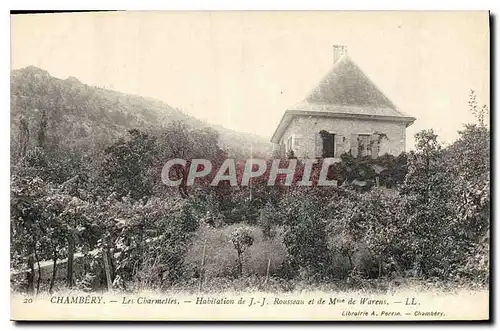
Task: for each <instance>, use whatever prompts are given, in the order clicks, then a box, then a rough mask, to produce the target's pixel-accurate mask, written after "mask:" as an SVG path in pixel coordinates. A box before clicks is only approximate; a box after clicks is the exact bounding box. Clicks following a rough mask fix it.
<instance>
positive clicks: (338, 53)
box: [333, 45, 347, 63]
mask: <svg viewBox="0 0 500 331" xmlns="http://www.w3.org/2000/svg"><path fill="white" fill-rule="evenodd" d="M346 54H347V46H344V45H333V63H337V61H338V60H340V58H341V57H342V56H344V55H346Z"/></svg>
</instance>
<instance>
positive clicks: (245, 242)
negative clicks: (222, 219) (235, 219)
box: [231, 227, 254, 276]
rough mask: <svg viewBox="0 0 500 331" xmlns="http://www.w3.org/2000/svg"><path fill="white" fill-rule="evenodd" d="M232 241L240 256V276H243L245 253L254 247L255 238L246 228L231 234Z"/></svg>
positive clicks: (239, 228) (238, 229) (237, 229)
mask: <svg viewBox="0 0 500 331" xmlns="http://www.w3.org/2000/svg"><path fill="white" fill-rule="evenodd" d="M231 241H232V242H233V245H234V249H236V253H237V254H238V260H237V261H238V275H239V276H242V275H243V253H244V252H245V251H246V250H247V248H248V247H250V246H252V245H253V241H254V239H253V237H252V235H251V233H250V230H249V229H248V228H246V227H238V228H236V229H234V231H233V232H231Z"/></svg>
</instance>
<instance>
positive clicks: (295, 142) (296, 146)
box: [293, 136, 302, 149]
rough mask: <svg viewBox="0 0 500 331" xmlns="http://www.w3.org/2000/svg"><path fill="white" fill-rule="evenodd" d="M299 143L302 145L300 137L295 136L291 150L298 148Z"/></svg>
mask: <svg viewBox="0 0 500 331" xmlns="http://www.w3.org/2000/svg"><path fill="white" fill-rule="evenodd" d="M301 143H302V137H299V136H295V137H294V138H293V149H297V148H299V147H300V144H301Z"/></svg>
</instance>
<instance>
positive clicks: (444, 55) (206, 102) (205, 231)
mask: <svg viewBox="0 0 500 331" xmlns="http://www.w3.org/2000/svg"><path fill="white" fill-rule="evenodd" d="M489 22H490V17H489V13H488V12H480V11H478V12H467V11H462V12H451V11H450V12H418V11H415V12H380V11H379V12H335V11H317V12H314V11H309V12H300V11H297V12H291V11H286V12H285V11H284V12H279V11H274V12H265V11H263V12H258V11H253V12H245V11H234V12H209V11H206V12H203V11H199V12H196V11H192V12H187V11H186V12H181V11H178V12H168V11H157V12H155V11H149V12H134V11H130V12H127V11H124V12H86V13H49V14H47V13H46V14H33V13H31V14H16V15H14V14H13V15H11V71H10V90H11V94H10V101H11V108H10V114H11V117H10V118H11V124H10V125H11V132H10V146H11V149H10V164H11V169H10V170H11V177H10V194H11V195H10V238H11V245H10V257H11V259H10V275H11V280H10V282H11V284H10V286H11V318H12V319H13V320H15V321H25V320H114V321H119V320H120V321H123V320H143V321H148V320H155V321H158V320H164V321H188V320H203V321H234V320H249V321H262V320H275V321H299V320H300V321H358V320H363V321H410V320H411V321H414V320H416V321H422V320H432V321H445V320H489V319H490V313H489V312H490V304H489V302H490V301H489V300H490V103H489V101H490V31H489V29H490V24H489Z"/></svg>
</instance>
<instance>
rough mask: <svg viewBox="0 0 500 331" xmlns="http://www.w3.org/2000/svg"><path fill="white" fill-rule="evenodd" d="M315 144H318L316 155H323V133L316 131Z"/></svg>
mask: <svg viewBox="0 0 500 331" xmlns="http://www.w3.org/2000/svg"><path fill="white" fill-rule="evenodd" d="M315 146H316V153H315V155H316V157H322V156H323V139H321V134H319V132H317V133H316V137H315Z"/></svg>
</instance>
